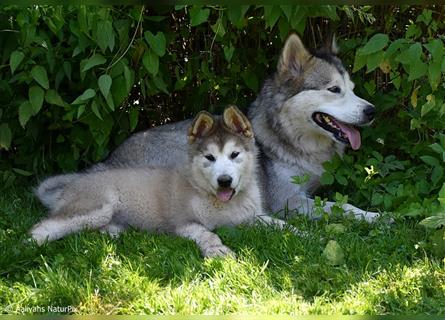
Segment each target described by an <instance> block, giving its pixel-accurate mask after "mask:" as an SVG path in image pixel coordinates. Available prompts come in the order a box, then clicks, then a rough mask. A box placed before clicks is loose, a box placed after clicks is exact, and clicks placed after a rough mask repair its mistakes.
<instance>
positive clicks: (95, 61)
mask: <svg viewBox="0 0 445 320" xmlns="http://www.w3.org/2000/svg"><path fill="white" fill-rule="evenodd" d="M106 61H107V59H105V58H104V57H103V56H102V55H101V54H95V55H94V56H92V57H91V58H89V59H88V60H86V62H85V65H84V66H83V68H82V72H85V71H88V70H90V69H91V68H93V67H95V66H99V65H101V64H104V63H105V62H106Z"/></svg>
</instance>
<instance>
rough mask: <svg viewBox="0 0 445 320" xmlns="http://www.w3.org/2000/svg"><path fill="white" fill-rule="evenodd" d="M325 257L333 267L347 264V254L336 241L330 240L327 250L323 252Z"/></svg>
mask: <svg viewBox="0 0 445 320" xmlns="http://www.w3.org/2000/svg"><path fill="white" fill-rule="evenodd" d="M323 256H324V257H325V258H326V259H327V260H328V264H330V265H331V266H338V265H341V264H343V263H344V262H345V254H344V253H343V249H342V248H341V247H340V245H339V244H338V243H337V241H335V240H329V242H328V244H327V245H326V247H325V249H324V250H323Z"/></svg>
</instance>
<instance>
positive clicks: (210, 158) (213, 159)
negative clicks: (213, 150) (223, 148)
mask: <svg viewBox="0 0 445 320" xmlns="http://www.w3.org/2000/svg"><path fill="white" fill-rule="evenodd" d="M204 157H205V158H206V159H207V160H209V161H212V162H214V161H215V160H216V159H215V157H214V156H213V155H212V154H207V155H205V156H204Z"/></svg>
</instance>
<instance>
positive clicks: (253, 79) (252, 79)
mask: <svg viewBox="0 0 445 320" xmlns="http://www.w3.org/2000/svg"><path fill="white" fill-rule="evenodd" d="M241 78H243V80H244V83H245V84H246V85H247V87H249V89H250V90H252V91H254V92H257V91H258V77H257V75H256V74H255V72H253V71H252V69H250V68H248V69H247V70H245V71H243V72H241Z"/></svg>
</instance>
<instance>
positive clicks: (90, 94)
mask: <svg viewBox="0 0 445 320" xmlns="http://www.w3.org/2000/svg"><path fill="white" fill-rule="evenodd" d="M95 95H96V92H95V91H94V90H93V89H91V88H89V89H86V90H85V91H84V93H82V94H81V95H80V96H78V97H77V98H76V100H74V101H73V102H72V103H71V104H82V103H85V101H88V100H90V99H91V98H92V97H94V96H95Z"/></svg>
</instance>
